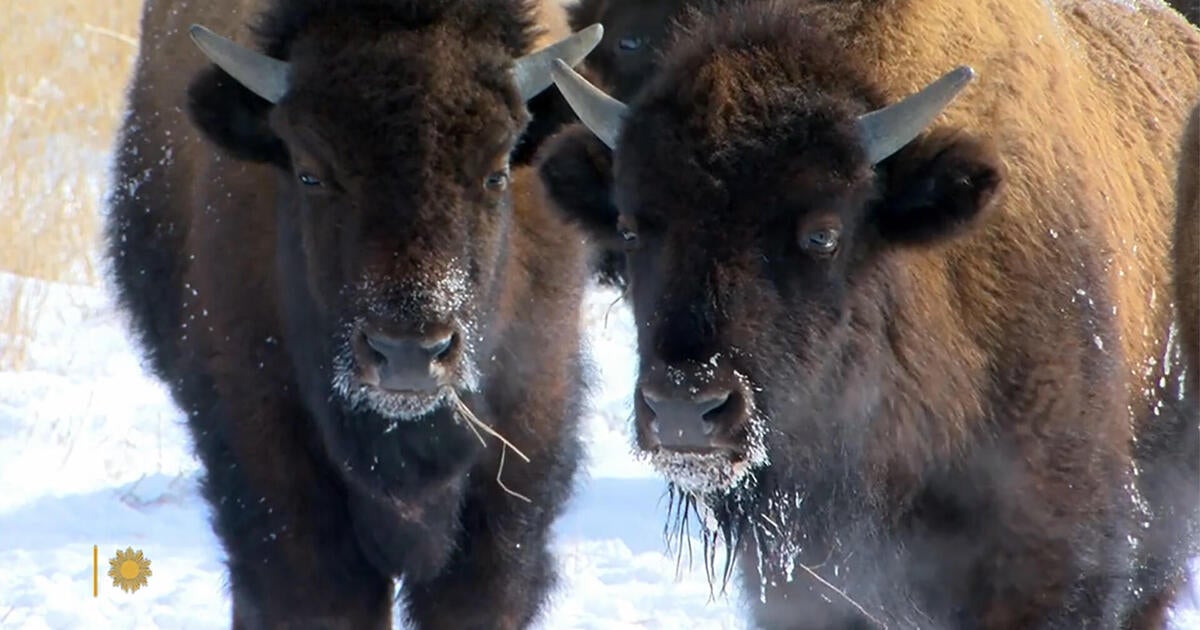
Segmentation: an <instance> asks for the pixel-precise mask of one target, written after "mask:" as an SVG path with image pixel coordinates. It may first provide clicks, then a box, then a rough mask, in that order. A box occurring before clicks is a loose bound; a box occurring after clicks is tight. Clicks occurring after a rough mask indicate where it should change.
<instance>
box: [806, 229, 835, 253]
mask: <svg viewBox="0 0 1200 630" xmlns="http://www.w3.org/2000/svg"><path fill="white" fill-rule="evenodd" d="M839 236H840V234H839V233H838V231H837V229H836V228H831V227H828V228H820V229H816V230H812V231H810V232H808V233H806V234H805V235H804V238H803V239H801V241H800V247H802V248H803V249H804V250H806V251H808V252H811V253H813V254H818V255H821V256H829V255H831V254H833V253H834V252H836V251H837V248H838V237H839Z"/></svg>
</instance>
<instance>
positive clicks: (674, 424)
mask: <svg viewBox="0 0 1200 630" xmlns="http://www.w3.org/2000/svg"><path fill="white" fill-rule="evenodd" d="M733 395H734V394H733V392H732V391H723V392H715V393H714V392H706V393H704V394H701V395H694V396H687V395H685V396H682V397H681V396H663V395H660V394H658V393H656V392H651V391H646V390H642V399H643V400H645V401H646V407H648V408H649V410H650V413H651V414H652V415H653V419H652V420H651V422H650V431H651V433H653V434H655V435H654V437H657V440H658V443H659V445H660V446H662V447H663V448H668V449H676V450H707V449H709V448H713V447H714V446H718V445H719V444H718V442H719V440H716V439H715V438H717V434H718V433H719V432H720V431H719V429H720V428H721V425H723V424H725V423H726V422H725V421H726V418H725V417H724V416H725V415H727V414H725V413H724V411H725V410H726V408H727V407H729V406H730V402H731V399H732V398H733Z"/></svg>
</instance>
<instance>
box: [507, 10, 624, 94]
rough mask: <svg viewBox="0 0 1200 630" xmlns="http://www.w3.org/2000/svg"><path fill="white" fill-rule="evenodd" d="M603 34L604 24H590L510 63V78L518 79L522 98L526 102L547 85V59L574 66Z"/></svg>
mask: <svg viewBox="0 0 1200 630" xmlns="http://www.w3.org/2000/svg"><path fill="white" fill-rule="evenodd" d="M603 37H604V27H603V26H601V25H599V24H593V25H591V26H589V27H587V28H585V29H582V30H580V31H577V32H575V33H572V34H571V35H570V36H568V37H564V38H563V39H560V40H559V41H557V42H555V43H553V44H550V45H549V46H546V47H545V48H543V49H541V50H538V51H536V52H532V53H529V54H528V55H525V56H524V57H521V58H520V59H517V60H516V62H515V63H514V64H513V77H514V78H515V80H516V82H517V91H518V92H519V93H520V94H521V100H522V101H528V100H529V99H531V98H533V97H535V96H537V95H538V94H541V93H542V91H543V90H545V89H546V88H548V87H550V69H551V67H552V66H551V63H550V62H552V61H554V60H555V59H562V60H564V61H566V62H567V63H568V64H569V65H571V66H574V65H576V64H578V63H579V62H580V61H583V58H584V57H586V56H588V53H590V52H592V49H593V48H595V47H596V44H599V43H600V40H601V39H602V38H603Z"/></svg>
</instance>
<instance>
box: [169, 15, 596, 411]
mask: <svg viewBox="0 0 1200 630" xmlns="http://www.w3.org/2000/svg"><path fill="white" fill-rule="evenodd" d="M600 35H601V32H600V30H599V28H598V27H596V28H593V29H586V30H585V31H581V32H580V33H577V34H575V35H573V36H572V37H570V38H568V39H567V40H564V41H563V42H560V43H558V44H555V45H553V46H551V47H550V48H549V49H544V50H543V51H542V52H541V53H534V54H532V55H529V56H526V57H523V58H519V59H517V60H515V61H514V59H513V58H512V52H513V51H512V50H508V49H507V48H506V46H505V45H503V43H502V38H496V39H495V40H484V41H478V38H472V37H471V36H469V34H468V33H467V32H465V31H463V30H457V29H455V28H453V27H452V26H450V25H448V26H447V27H445V28H430V29H425V30H418V31H390V32H389V31H380V32H372V31H370V30H369V26H366V25H364V24H362V23H361V22H356V21H349V22H346V23H341V22H339V21H338V19H337V18H336V17H330V18H329V19H328V20H327V21H325V22H323V23H322V25H321V27H320V28H319V29H313V30H312V32H310V33H303V34H301V35H300V36H299V37H298V38H297V39H296V40H295V41H293V42H292V43H291V44H290V46H289V47H288V50H287V57H288V61H287V62H282V61H279V60H278V59H275V58H272V57H267V56H264V55H261V54H259V53H255V52H251V51H249V50H247V49H244V48H241V47H238V46H237V45H236V44H233V43H232V42H230V41H228V40H225V39H222V38H220V37H217V36H215V35H213V34H212V33H209V32H207V31H206V30H204V29H199V28H197V29H194V30H193V37H194V38H195V39H196V41H197V44H198V45H199V46H200V48H201V49H202V50H203V51H204V52H205V53H206V54H207V55H208V56H209V57H210V58H211V59H213V60H214V62H215V63H216V64H217V67H216V68H213V69H211V70H210V71H209V72H207V73H205V74H203V75H201V76H200V77H199V78H198V80H197V81H196V82H195V83H194V84H193V86H192V89H191V97H192V102H191V108H192V116H193V119H194V120H195V121H196V122H197V124H198V126H200V127H201V129H202V130H203V131H204V132H205V133H206V135H207V136H208V137H209V138H210V139H212V140H214V141H215V142H216V143H217V144H219V145H221V146H222V147H224V148H226V149H228V150H230V151H231V152H232V153H234V154H235V155H236V156H238V157H241V158H243V159H250V160H256V161H261V162H269V163H271V164H273V165H274V166H275V167H277V169H278V173H279V181H280V182H281V183H280V185H279V186H278V188H277V199H278V200H279V202H278V203H279V207H278V208H277V210H276V212H277V215H278V222H279V228H278V235H277V238H278V240H279V251H280V254H279V257H278V264H279V265H280V266H281V270H280V271H281V277H283V278H284V279H285V280H284V282H285V284H286V286H285V288H284V290H285V293H287V294H288V295H287V300H285V303H286V304H288V307H287V309H288V312H287V313H285V314H284V317H285V318H286V319H288V320H289V322H291V325H290V328H291V329H292V330H304V331H306V334H304V335H293V336H297V337H300V338H296V339H292V340H291V344H292V345H293V346H299V349H297V348H293V352H294V353H299V355H300V356H303V357H307V358H309V359H313V360H312V361H305V364H306V365H310V364H311V365H317V366H324V367H323V368H318V369H322V370H323V372H325V373H324V376H323V377H322V378H323V379H324V382H325V383H327V384H329V386H330V387H331V389H332V392H333V394H334V396H335V398H338V399H341V401H342V402H343V404H344V405H345V406H347V407H349V408H351V409H357V410H365V411H368V412H374V413H376V414H378V415H381V416H383V417H385V418H387V419H391V420H409V419H416V418H420V417H423V416H425V415H426V414H428V413H430V412H431V411H433V410H435V409H436V408H438V407H439V406H440V405H441V404H442V403H443V402H444V401H445V399H446V397H447V396H448V395H449V394H450V393H451V392H453V391H471V390H473V389H475V388H476V386H477V385H478V384H479V379H480V369H479V361H480V357H481V356H486V355H487V354H488V353H490V348H489V347H488V345H487V342H486V340H488V339H489V338H490V337H491V336H490V335H488V330H489V329H490V328H491V327H492V326H493V323H494V322H493V319H494V317H495V313H496V310H497V309H496V306H497V301H498V299H499V296H500V294H501V292H502V287H501V283H502V282H503V281H504V277H505V275H506V274H504V273H503V268H504V265H505V260H506V248H505V243H506V241H507V234H508V232H509V231H510V229H511V224H512V221H513V217H512V214H513V209H512V195H511V192H510V188H509V177H510V173H509V165H508V155H509V153H510V151H511V150H512V148H513V146H514V144H515V143H516V141H517V140H518V139H519V137H520V135H521V133H522V131H523V129H524V127H525V125H526V123H527V122H528V120H529V116H528V114H527V112H526V109H525V106H524V101H525V100H527V99H528V98H531V97H532V96H534V95H536V94H537V93H538V92H540V91H541V90H542V89H544V88H545V87H547V86H548V85H549V83H550V77H549V71H548V64H549V61H550V59H552V58H556V57H564V56H565V57H566V58H568V59H570V60H572V62H573V63H574V62H578V61H579V60H580V59H581V58H582V57H583V56H584V55H585V54H586V53H587V51H588V50H590V49H591V47H592V46H594V45H595V42H596V41H598V40H599V37H600ZM231 77H232V78H231ZM301 378H302V379H303V378H305V377H304V376H303V375H302V376H301Z"/></svg>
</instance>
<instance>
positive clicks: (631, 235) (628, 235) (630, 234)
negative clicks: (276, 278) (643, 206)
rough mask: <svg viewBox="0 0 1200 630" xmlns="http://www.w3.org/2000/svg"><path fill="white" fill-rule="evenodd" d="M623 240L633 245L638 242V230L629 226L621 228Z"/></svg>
mask: <svg viewBox="0 0 1200 630" xmlns="http://www.w3.org/2000/svg"><path fill="white" fill-rule="evenodd" d="M621 240H623V241H625V244H626V245H628V246H630V247H632V246H634V245H636V244H637V232H634V231H633V230H631V229H629V228H621Z"/></svg>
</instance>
